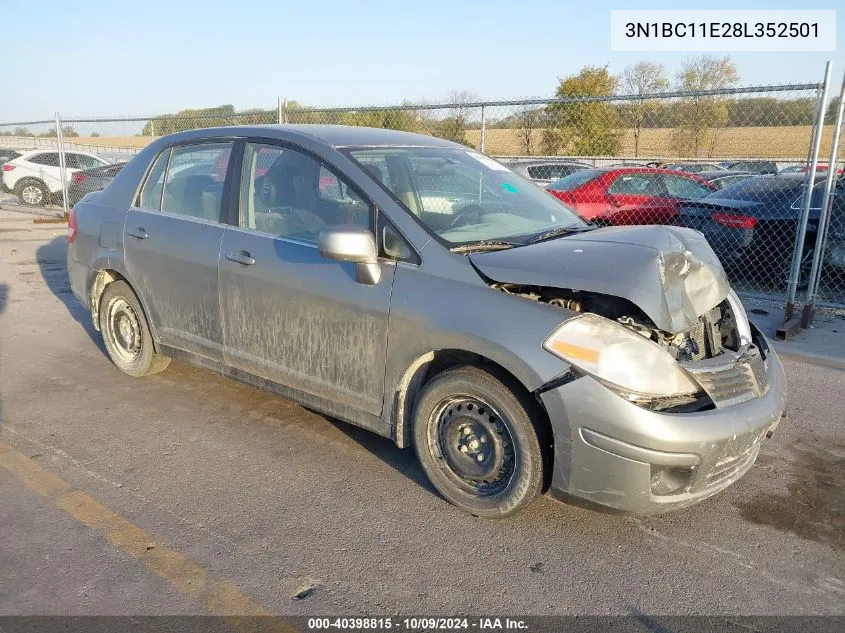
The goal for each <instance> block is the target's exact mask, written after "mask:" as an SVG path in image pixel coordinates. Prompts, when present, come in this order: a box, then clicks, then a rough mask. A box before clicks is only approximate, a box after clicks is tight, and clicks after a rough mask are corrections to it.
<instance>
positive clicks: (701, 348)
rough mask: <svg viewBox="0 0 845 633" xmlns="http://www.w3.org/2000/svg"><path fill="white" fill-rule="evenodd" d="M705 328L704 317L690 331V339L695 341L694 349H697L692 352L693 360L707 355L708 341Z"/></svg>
mask: <svg viewBox="0 0 845 633" xmlns="http://www.w3.org/2000/svg"><path fill="white" fill-rule="evenodd" d="M704 329H705V328H704V317H702V318H700V319H699V320H698V321H697V322H696V324H695V325H693V326H692V328H691V329H690V331H689V332H688V334H689V337H690V340H691V341H692V342H693V343H695V347H694V348H693V349H694V350H697V351H695V352H694V353H693V354H692V359H693V360H701V359H702V358H706V357H707V343H706V342H705V340H704Z"/></svg>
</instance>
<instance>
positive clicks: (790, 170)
mask: <svg viewBox="0 0 845 633" xmlns="http://www.w3.org/2000/svg"><path fill="white" fill-rule="evenodd" d="M827 167H828V166H827V163H819V164H818V165H816V172H827ZM809 171H810V166H809V165H806V164H805V165H790V166H789V167H784V168H783V169H781V170H780V171H779V172H778V174H806V173H807V172H809ZM836 175H837V176H841V175H842V169H841V168H839V167H837V168H836Z"/></svg>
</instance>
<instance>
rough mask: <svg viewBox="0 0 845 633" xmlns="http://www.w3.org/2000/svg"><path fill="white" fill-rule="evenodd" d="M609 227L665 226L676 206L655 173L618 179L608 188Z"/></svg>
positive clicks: (623, 174) (629, 174) (624, 176)
mask: <svg viewBox="0 0 845 633" xmlns="http://www.w3.org/2000/svg"><path fill="white" fill-rule="evenodd" d="M607 195H608V197H609V198H610V204H611V208H610V210H609V211H608V212H607V214H606V216H605V217H606V218H607V219H608V220H609V221H610V222H611V224H617V225H618V224H666V223H668V222H669V221H670V220H671V218H672V217H673V216H674V215H675V203H674V201H673V200H671V199H670V198H669V197H668V196H667V193H666V188H665V186H664V185H663V179H662V178H661V177H660V174H658V173H650V172H634V173H622V174H619V175H617V176H616V177H615V178H614V179H613V182H611V183H610V185H609V186H608V188H607Z"/></svg>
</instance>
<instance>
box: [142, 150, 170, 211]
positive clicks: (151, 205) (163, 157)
mask: <svg viewBox="0 0 845 633" xmlns="http://www.w3.org/2000/svg"><path fill="white" fill-rule="evenodd" d="M169 158H170V149H166V150H164V151H163V152H162V153H161V154H159V155H158V158H156V161H155V163H154V164H153V168H152V169H151V170H150V173H149V174H147V181H146V182H145V183H144V186H143V187H142V188H141V193H140V194H139V195H138V202H137V204H136V206H137V207H139V208H141V209H151V210H152V211H158V210H159V209H160V208H161V192H162V189H164V174H165V171H166V170H167V160H168V159H169Z"/></svg>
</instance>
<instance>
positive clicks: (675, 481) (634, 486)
mask: <svg viewBox="0 0 845 633" xmlns="http://www.w3.org/2000/svg"><path fill="white" fill-rule="evenodd" d="M755 339H757V340H759V343H760V347H761V349H763V350H764V352H765V356H766V360H765V369H766V373H767V375H768V390H767V391H766V393H764V394H763V395H762V396H759V397H756V398H753V399H752V400H748V401H746V402H743V403H741V404H735V405H733V406H728V407H725V408H721V409H711V410H707V411H700V412H694V413H667V412H657V411H649V410H647V409H643V408H641V407H638V406H637V405H635V404H632V403H630V402H628V401H627V400H625V399H624V398H622V397H620V396H619V395H617V394H615V393H614V392H612V391H611V390H609V389H608V388H607V387H605V386H604V385H602V384H601V383H599V382H598V381H596V380H594V379H593V378H591V377H589V376H585V377H582V378H579V379H577V380H573V381H571V382H569V383H567V384H565V385H563V386H560V387H558V388H556V389H551V390H549V391H546V392H544V393H542V394H541V398H542V400H543V404H544V405H545V407H546V410H547V412H548V414H549V418H550V419H551V422H552V427H553V428H554V430H555V466H554V471H553V473H552V484H551V487H552V494H553V495H555V496H558V497H563V498H566V499H570V500H582V501H587V502H589V503H591V504H598V505H601V506H606V507H609V508H613V509H616V510H620V511H624V512H635V513H638V514H657V513H660V512H665V511H667V510H672V509H677V508H682V507H685V506H689V505H692V504H694V503H697V502H699V501H701V500H702V499H706V498H707V497H709V496H711V495H714V494H716V493H717V492H719V491H720V490H723V489H725V488H727V487H728V486H730V485H731V484H732V483H734V482H735V481H736V480H737V479H739V478H740V477H742V476H743V475H744V474H745V473H746V472H748V470H749V469H750V468H751V467H752V466H753V465H754V462H755V460H756V459H757V454H758V452H759V450H760V443H761V441H762V439H763V438H764V437H765V436H766V434H767V432H768V431H770V430H773V429H774V427H775V426H776V425H777V424H778V422H779V421H780V418H781V415H782V414H783V411H784V408H785V405H786V378H785V376H784V372H783V367H782V366H781V364H780V361H779V360H778V358H777V355H776V354H775V353H774V351H773V350H772V349H771V348H769V347H768V346H767V344H766V342H765V339H764V338H763V336H762V334H760V333H759V331H756V329H755Z"/></svg>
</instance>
